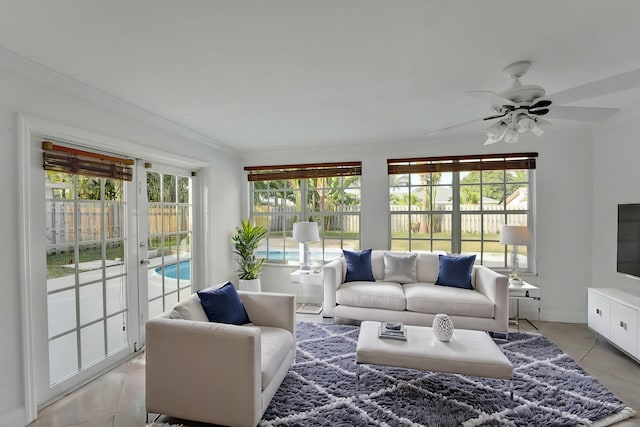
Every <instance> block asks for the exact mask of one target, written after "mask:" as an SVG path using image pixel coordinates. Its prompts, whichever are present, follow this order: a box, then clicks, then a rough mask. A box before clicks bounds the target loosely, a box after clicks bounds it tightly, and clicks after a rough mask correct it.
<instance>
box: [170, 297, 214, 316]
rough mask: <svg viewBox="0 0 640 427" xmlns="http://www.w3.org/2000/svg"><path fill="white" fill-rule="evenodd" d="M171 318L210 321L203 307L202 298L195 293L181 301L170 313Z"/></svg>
mask: <svg viewBox="0 0 640 427" xmlns="http://www.w3.org/2000/svg"><path fill="white" fill-rule="evenodd" d="M169 318H170V319H182V320H196V321H198V322H208V321H209V319H208V318H207V314H206V313H205V312H204V309H203V308H202V304H201V303H200V298H198V295H196V294H193V295H191V296H189V297H188V298H187V299H185V300H184V301H181V302H179V303H178V304H176V305H175V306H174V307H173V310H171V313H169Z"/></svg>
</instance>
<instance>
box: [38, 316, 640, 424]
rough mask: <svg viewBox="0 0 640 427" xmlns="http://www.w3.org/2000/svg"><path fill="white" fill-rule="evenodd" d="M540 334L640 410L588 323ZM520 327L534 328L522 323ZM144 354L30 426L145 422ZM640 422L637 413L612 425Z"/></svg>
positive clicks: (636, 381) (611, 353)
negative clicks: (587, 325) (596, 340)
mask: <svg viewBox="0 0 640 427" xmlns="http://www.w3.org/2000/svg"><path fill="white" fill-rule="evenodd" d="M297 318H298V320H304V321H311V322H322V321H325V319H322V317H321V316H315V315H304V314H298V315H297ZM534 323H535V324H536V325H537V326H539V327H540V332H541V333H542V334H543V335H544V336H546V337H547V338H549V339H550V340H551V341H553V342H555V343H556V344H557V345H558V346H560V348H562V350H564V351H565V352H566V353H567V354H569V355H570V356H571V357H573V358H574V359H575V360H576V361H577V362H578V363H579V364H580V365H581V366H582V367H583V368H584V369H586V370H587V371H588V372H589V373H590V374H591V375H593V376H594V377H596V378H597V379H598V380H600V382H602V383H603V384H604V385H605V386H606V387H607V388H609V390H611V391H612V392H613V393H614V394H615V395H616V396H618V397H619V398H620V399H622V400H623V401H624V402H625V404H626V405H627V406H630V407H632V408H634V409H635V410H636V411H638V412H640V364H638V363H636V362H634V361H633V360H631V359H630V358H629V357H627V356H625V355H624V354H623V353H621V352H620V351H618V350H617V349H616V348H614V347H612V346H611V345H609V344H608V343H606V342H605V341H604V340H602V339H600V340H598V342H597V343H596V342H595V340H594V335H593V333H592V332H591V331H589V330H588V329H587V327H586V325H583V324H573V323H554V322H539V321H536V322H534ZM520 326H521V331H524V332H535V329H534V328H532V327H531V326H530V325H529V324H528V323H527V322H526V321H523V322H521V325H520ZM144 376H145V366H144V354H142V355H140V356H137V357H135V358H133V359H131V360H130V361H128V362H126V363H124V364H122V365H120V366H119V367H117V368H115V369H113V370H112V371H110V372H108V373H107V374H105V375H103V376H102V377H100V378H98V379H96V380H95V381H93V382H91V383H89V384H88V385H86V386H84V387H82V388H81V389H79V390H77V391H75V392H73V393H71V394H70V395H68V396H66V397H64V398H63V399H61V400H59V401H58V402H56V403H54V404H52V405H50V406H49V407H47V408H45V409H43V410H42V411H41V412H40V414H39V415H40V416H39V418H38V419H37V420H36V421H34V422H33V423H31V424H29V427H49V426H55V427H62V426H82V427H135V426H144V425H145V415H146V412H145V407H144ZM158 421H159V422H171V423H181V424H184V425H185V427H205V426H209V424H202V423H195V422H191V421H184V420H176V419H171V418H169V417H160V419H159V420H158ZM631 426H640V415H636V416H635V417H634V418H631V419H629V420H626V421H623V422H620V423H618V424H616V427H631Z"/></svg>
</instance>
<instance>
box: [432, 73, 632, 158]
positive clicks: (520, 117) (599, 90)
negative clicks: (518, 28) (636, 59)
mask: <svg viewBox="0 0 640 427" xmlns="http://www.w3.org/2000/svg"><path fill="white" fill-rule="evenodd" d="M530 66H531V61H519V62H515V63H513V64H510V65H507V66H506V67H505V68H504V70H503V71H504V73H505V74H506V75H507V76H509V77H510V78H511V79H512V80H513V84H512V85H511V87H510V88H509V89H507V90H505V91H503V92H500V93H495V92H491V91H471V92H465V93H467V94H468V95H471V96H473V97H476V98H479V99H483V100H485V101H489V102H490V103H491V108H492V110H493V113H492V114H491V115H490V116H487V117H483V118H480V119H475V120H470V121H468V122H464V123H458V124H456V125H453V126H449V127H446V128H443V129H439V130H437V131H434V132H431V133H429V134H428V135H429V136H430V135H434V134H436V133H440V132H444V131H447V130H450V129H454V128H457V127H460V126H464V125H467V124H470V123H474V122H478V121H490V120H496V119H498V120H497V121H496V122H495V123H494V124H492V125H491V126H489V127H488V128H487V130H486V135H487V140H486V141H485V145H488V144H493V143H496V142H498V141H501V140H504V141H505V142H508V143H513V142H517V141H518V139H519V135H520V134H523V133H526V132H531V133H533V134H534V135H537V136H540V135H542V134H543V133H544V130H545V128H547V127H549V126H550V125H551V122H549V121H548V120H546V119H547V118H548V119H562V120H579V121H601V120H606V119H608V118H610V117H611V116H613V115H614V114H616V113H617V112H618V111H620V110H619V109H618V108H601V107H577V106H564V105H563V104H569V103H572V102H576V101H580V100H583V99H588V98H594V97H596V96H601V95H606V94H610V93H614V92H619V91H622V90H627V89H632V88H635V87H638V86H640V70H635V71H630V72H628V73H625V74H620V75H617V76H613V77H609V78H606V79H602V80H596V81H594V82H591V83H587V84H584V85H581V86H576V87H574V88H572V89H567V90H563V91H560V92H556V93H554V94H552V95H546V91H545V90H544V88H543V87H542V86H538V85H523V84H522V83H521V82H520V78H521V77H522V76H524V75H525V73H526V72H527V70H529V67H530ZM543 117H544V118H543Z"/></svg>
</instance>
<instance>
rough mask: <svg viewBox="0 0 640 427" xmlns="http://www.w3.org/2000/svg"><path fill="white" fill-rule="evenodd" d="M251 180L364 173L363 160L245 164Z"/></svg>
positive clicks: (248, 177)
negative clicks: (265, 164)
mask: <svg viewBox="0 0 640 427" xmlns="http://www.w3.org/2000/svg"><path fill="white" fill-rule="evenodd" d="M244 170H245V171H247V172H248V174H247V179H248V180H249V181H270V180H278V179H301V178H326V177H334V176H355V175H362V162H338V163H306V164H297V165H274V166H245V168H244Z"/></svg>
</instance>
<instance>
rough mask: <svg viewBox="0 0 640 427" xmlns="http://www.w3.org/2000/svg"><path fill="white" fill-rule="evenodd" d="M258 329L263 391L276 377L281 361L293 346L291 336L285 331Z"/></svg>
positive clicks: (280, 329)
mask: <svg viewBox="0 0 640 427" xmlns="http://www.w3.org/2000/svg"><path fill="white" fill-rule="evenodd" d="M259 328H260V342H261V356H262V357H261V358H260V362H261V363H260V365H261V366H260V370H261V373H262V390H264V389H265V388H266V387H267V386H268V385H269V384H270V383H271V380H272V379H273V378H274V377H275V376H276V373H277V372H278V369H280V367H281V366H282V361H283V360H285V359H286V356H287V353H289V352H290V351H291V348H292V347H294V344H293V335H292V334H291V332H289V331H287V330H286V329H282V328H272V327H270V326H259Z"/></svg>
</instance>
